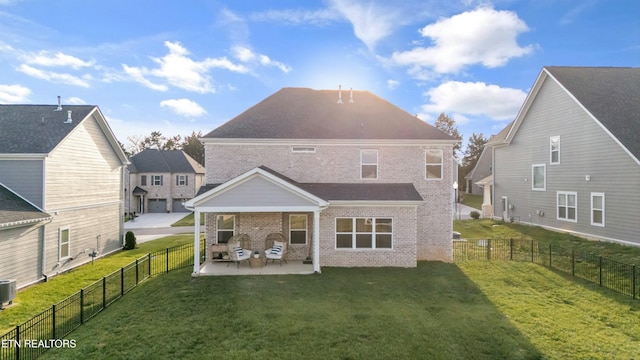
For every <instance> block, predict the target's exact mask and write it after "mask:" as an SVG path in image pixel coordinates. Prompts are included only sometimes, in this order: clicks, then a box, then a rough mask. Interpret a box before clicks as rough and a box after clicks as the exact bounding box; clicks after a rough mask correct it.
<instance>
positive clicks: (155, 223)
mask: <svg viewBox="0 0 640 360" xmlns="http://www.w3.org/2000/svg"><path fill="white" fill-rule="evenodd" d="M187 215H189V213H186V212H180V213H169V214H142V215H139V216H138V217H136V218H135V219H134V220H131V221H127V222H126V223H124V230H125V232H127V231H132V232H133V233H134V234H135V236H136V241H137V242H138V243H143V242H146V241H150V240H155V239H159V238H162V237H165V236H170V235H175V234H184V233H193V232H194V231H195V227H194V226H176V227H172V226H171V224H173V223H175V222H176V221H178V220H180V219H182V218H183V217H185V216H187Z"/></svg>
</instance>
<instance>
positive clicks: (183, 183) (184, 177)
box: [176, 175, 187, 186]
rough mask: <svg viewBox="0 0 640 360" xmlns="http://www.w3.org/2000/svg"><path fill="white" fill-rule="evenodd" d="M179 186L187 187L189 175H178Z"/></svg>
mask: <svg viewBox="0 0 640 360" xmlns="http://www.w3.org/2000/svg"><path fill="white" fill-rule="evenodd" d="M176 185H177V186H187V175H178V183H177V184H176Z"/></svg>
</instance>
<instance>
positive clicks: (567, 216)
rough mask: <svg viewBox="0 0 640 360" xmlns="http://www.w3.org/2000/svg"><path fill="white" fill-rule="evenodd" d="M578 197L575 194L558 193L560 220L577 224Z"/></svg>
mask: <svg viewBox="0 0 640 360" xmlns="http://www.w3.org/2000/svg"><path fill="white" fill-rule="evenodd" d="M577 197H578V194H577V193H575V192H566V191H558V220H566V221H572V222H577Z"/></svg>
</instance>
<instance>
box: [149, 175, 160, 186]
mask: <svg viewBox="0 0 640 360" xmlns="http://www.w3.org/2000/svg"><path fill="white" fill-rule="evenodd" d="M151 185H153V186H160V185H162V175H151Z"/></svg>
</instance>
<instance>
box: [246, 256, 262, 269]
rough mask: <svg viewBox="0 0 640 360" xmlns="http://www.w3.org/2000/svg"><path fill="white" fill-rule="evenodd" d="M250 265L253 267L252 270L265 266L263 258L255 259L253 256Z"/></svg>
mask: <svg viewBox="0 0 640 360" xmlns="http://www.w3.org/2000/svg"><path fill="white" fill-rule="evenodd" d="M249 264H250V265H251V268H253V269H258V268H261V267H263V266H264V261H263V259H262V257H253V255H251V258H249Z"/></svg>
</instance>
